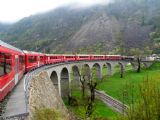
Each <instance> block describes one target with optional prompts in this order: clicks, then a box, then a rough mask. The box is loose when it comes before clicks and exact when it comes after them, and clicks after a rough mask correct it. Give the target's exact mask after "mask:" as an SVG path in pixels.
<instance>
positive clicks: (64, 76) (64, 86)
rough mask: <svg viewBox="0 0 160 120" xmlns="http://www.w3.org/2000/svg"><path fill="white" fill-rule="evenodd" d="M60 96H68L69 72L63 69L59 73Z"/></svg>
mask: <svg viewBox="0 0 160 120" xmlns="http://www.w3.org/2000/svg"><path fill="white" fill-rule="evenodd" d="M60 77H61V81H60V83H61V96H62V97H68V95H69V92H70V91H69V71H68V69H67V68H66V67H65V68H63V69H62V71H61V75H60Z"/></svg>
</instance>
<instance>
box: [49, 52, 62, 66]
mask: <svg viewBox="0 0 160 120" xmlns="http://www.w3.org/2000/svg"><path fill="white" fill-rule="evenodd" d="M63 61H64V56H63V55H55V54H46V63H47V64H53V63H59V62H63Z"/></svg>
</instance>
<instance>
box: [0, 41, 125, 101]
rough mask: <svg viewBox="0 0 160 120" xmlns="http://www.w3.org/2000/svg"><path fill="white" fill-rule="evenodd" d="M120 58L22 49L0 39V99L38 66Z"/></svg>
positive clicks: (120, 57) (117, 57)
mask: <svg viewBox="0 0 160 120" xmlns="http://www.w3.org/2000/svg"><path fill="white" fill-rule="evenodd" d="M125 57H126V56H125ZM121 59H124V57H122V56H120V55H72V54H70V55H62V54H60V55H56V54H43V53H38V52H30V51H22V50H20V49H18V48H15V47H13V46H11V45H8V44H6V43H4V42H3V41H0V101H2V100H3V99H4V97H5V96H6V95H7V93H8V92H9V91H11V90H12V88H13V87H14V86H15V85H16V84H17V83H18V81H19V80H20V79H21V78H22V77H23V75H24V73H25V72H28V71H31V70H33V69H35V68H38V67H40V66H43V65H47V64H55V63H61V62H71V61H82V60H88V61H90V60H121Z"/></svg>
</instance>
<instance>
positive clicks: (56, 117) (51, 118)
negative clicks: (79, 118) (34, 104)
mask: <svg viewBox="0 0 160 120" xmlns="http://www.w3.org/2000/svg"><path fill="white" fill-rule="evenodd" d="M34 120H61V117H60V113H59V112H58V111H56V110H54V109H47V108H46V109H38V110H36V111H35V113H34Z"/></svg>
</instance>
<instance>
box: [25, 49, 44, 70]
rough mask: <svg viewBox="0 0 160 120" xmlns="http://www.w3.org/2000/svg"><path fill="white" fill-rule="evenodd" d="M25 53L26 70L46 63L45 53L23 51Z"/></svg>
mask: <svg viewBox="0 0 160 120" xmlns="http://www.w3.org/2000/svg"><path fill="white" fill-rule="evenodd" d="M23 52H24V53H25V70H26V72H28V71H30V70H33V69H35V68H37V67H40V66H42V65H44V64H45V60H46V59H45V54H43V53H38V52H32V51H26V50H24V51H23Z"/></svg>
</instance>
